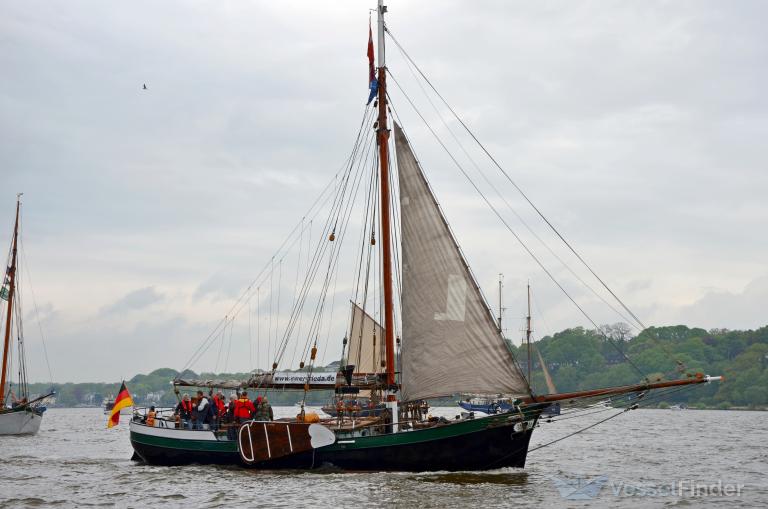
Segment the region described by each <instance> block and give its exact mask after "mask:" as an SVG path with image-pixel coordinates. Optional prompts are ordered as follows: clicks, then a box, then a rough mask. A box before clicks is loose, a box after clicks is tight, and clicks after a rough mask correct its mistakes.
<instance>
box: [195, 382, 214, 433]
mask: <svg viewBox="0 0 768 509" xmlns="http://www.w3.org/2000/svg"><path fill="white" fill-rule="evenodd" d="M195 408H196V410H197V419H195V424H196V426H195V429H210V427H211V403H210V401H208V398H206V397H205V394H203V391H197V406H196V407H195Z"/></svg>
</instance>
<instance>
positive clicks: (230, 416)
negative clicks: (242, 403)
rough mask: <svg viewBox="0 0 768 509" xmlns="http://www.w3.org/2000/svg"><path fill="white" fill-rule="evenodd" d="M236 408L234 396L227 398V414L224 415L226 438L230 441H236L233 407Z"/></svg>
mask: <svg viewBox="0 0 768 509" xmlns="http://www.w3.org/2000/svg"><path fill="white" fill-rule="evenodd" d="M236 406H237V398H235V395H234V394H233V395H232V396H230V397H229V404H228V405H227V413H226V414H225V420H226V422H227V438H229V439H230V440H235V439H237V424H236V423H235V407H236Z"/></svg>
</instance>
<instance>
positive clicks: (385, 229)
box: [377, 0, 395, 398]
mask: <svg viewBox="0 0 768 509" xmlns="http://www.w3.org/2000/svg"><path fill="white" fill-rule="evenodd" d="M385 12H386V7H385V6H384V2H383V0H379V23H378V28H379V33H378V39H379V44H378V46H379V48H378V49H379V76H378V81H379V92H378V93H379V95H378V104H379V120H378V131H377V140H378V144H379V175H380V177H381V184H380V187H381V265H382V279H383V281H382V285H383V287H384V339H385V345H386V354H387V385H390V386H392V385H394V384H395V318H394V313H393V310H392V306H393V304H392V240H391V231H390V230H391V223H390V215H389V150H388V149H389V129H388V128H387V67H386V64H385V59H384V13H385ZM390 396H391V397H392V398H394V395H390Z"/></svg>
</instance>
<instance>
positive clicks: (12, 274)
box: [0, 194, 21, 409]
mask: <svg viewBox="0 0 768 509" xmlns="http://www.w3.org/2000/svg"><path fill="white" fill-rule="evenodd" d="M20 206H21V194H18V195H17V196H16V222H15V223H14V226H13V247H12V249H11V266H10V267H8V272H7V276H8V312H7V316H6V317H5V339H4V342H3V365H2V376H0V409H3V408H5V383H6V378H7V373H8V352H9V350H10V342H11V325H12V323H13V320H12V319H13V296H14V293H15V290H16V251H17V246H16V242H17V240H18V237H19V208H20Z"/></svg>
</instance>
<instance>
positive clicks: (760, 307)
mask: <svg viewBox="0 0 768 509" xmlns="http://www.w3.org/2000/svg"><path fill="white" fill-rule="evenodd" d="M766 303H768V275H765V276H762V277H759V278H756V279H754V280H752V281H750V283H749V284H747V286H745V287H744V290H742V291H741V292H728V291H724V290H712V291H709V292H707V293H706V294H705V295H704V296H702V297H701V298H699V299H698V300H697V301H696V302H694V303H693V304H691V305H690V306H685V307H683V308H681V309H680V310H679V316H680V318H681V320H682V323H686V324H689V325H691V326H700V327H704V328H708V329H709V328H729V329H743V328H751V329H755V328H758V327H764V326H765V325H768V315H766V313H765V310H766Z"/></svg>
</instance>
